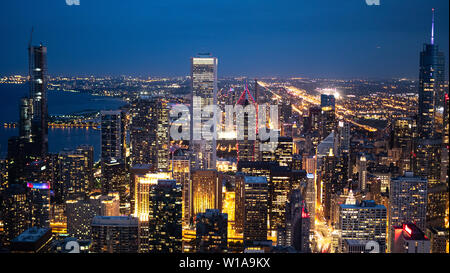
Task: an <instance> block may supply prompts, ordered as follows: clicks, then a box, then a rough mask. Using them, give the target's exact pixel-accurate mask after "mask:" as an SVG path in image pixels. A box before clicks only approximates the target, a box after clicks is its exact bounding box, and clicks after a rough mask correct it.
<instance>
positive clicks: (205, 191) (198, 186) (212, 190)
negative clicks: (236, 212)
mask: <svg viewBox="0 0 450 273" xmlns="http://www.w3.org/2000/svg"><path fill="white" fill-rule="evenodd" d="M191 183H192V184H191V190H192V193H191V194H192V204H191V208H190V209H191V213H190V215H191V216H194V215H197V214H198V213H203V212H205V211H206V210H207V209H218V210H219V211H221V210H222V174H221V173H219V172H217V171H216V170H194V171H192V173H191Z"/></svg>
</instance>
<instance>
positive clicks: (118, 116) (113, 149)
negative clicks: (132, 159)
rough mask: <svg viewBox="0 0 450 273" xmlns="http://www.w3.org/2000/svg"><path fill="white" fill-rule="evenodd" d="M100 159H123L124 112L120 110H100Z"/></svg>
mask: <svg viewBox="0 0 450 273" xmlns="http://www.w3.org/2000/svg"><path fill="white" fill-rule="evenodd" d="M100 115H101V128H102V131H101V147H102V152H101V160H102V162H106V161H107V160H111V159H115V160H117V161H125V122H126V121H125V114H124V112H122V111H121V110H115V111H102V112H101V113H100Z"/></svg>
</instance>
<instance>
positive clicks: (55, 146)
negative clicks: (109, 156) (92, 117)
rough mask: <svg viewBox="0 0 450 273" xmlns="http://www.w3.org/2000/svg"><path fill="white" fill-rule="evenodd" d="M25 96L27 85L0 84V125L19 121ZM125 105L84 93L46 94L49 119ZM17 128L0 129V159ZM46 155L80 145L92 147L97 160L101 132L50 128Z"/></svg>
mask: <svg viewBox="0 0 450 273" xmlns="http://www.w3.org/2000/svg"><path fill="white" fill-rule="evenodd" d="M27 94H28V85H26V84H23V85H15V84H0V122H1V124H3V123H4V122H15V121H18V119H19V101H20V98H21V97H23V96H26V95H27ZM123 104H124V102H123V101H122V100H120V99H117V98H110V97H100V96H92V95H90V94H86V93H72V92H63V91H48V112H49V114H50V115H63V114H73V113H80V112H89V111H99V110H114V109H118V108H119V107H120V106H122V105H123ZM18 134H19V130H18V129H17V128H4V127H3V126H1V127H0V158H5V157H6V153H7V148H8V138H10V137H11V136H17V135H18ZM48 134H49V140H48V142H49V143H48V145H49V152H50V153H58V152H59V151H61V150H63V149H64V148H70V149H72V148H76V147H77V146H79V145H82V144H88V145H92V146H94V157H95V160H98V159H99V157H100V131H99V130H96V129H92V128H90V129H84V128H49V131H48Z"/></svg>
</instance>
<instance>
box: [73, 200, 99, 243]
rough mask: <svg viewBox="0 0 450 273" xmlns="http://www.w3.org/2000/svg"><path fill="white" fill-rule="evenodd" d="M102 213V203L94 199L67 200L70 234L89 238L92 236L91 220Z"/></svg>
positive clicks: (80, 237)
mask: <svg viewBox="0 0 450 273" xmlns="http://www.w3.org/2000/svg"><path fill="white" fill-rule="evenodd" d="M97 215H101V206H100V204H98V203H96V202H93V200H91V199H88V200H67V201H66V216H67V233H68V234H69V236H71V237H74V238H77V239H80V240H89V239H90V238H91V221H92V219H93V218H94V217H95V216H97Z"/></svg>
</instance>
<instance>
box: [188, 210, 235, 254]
mask: <svg viewBox="0 0 450 273" xmlns="http://www.w3.org/2000/svg"><path fill="white" fill-rule="evenodd" d="M227 225H228V215H227V214H225V213H220V210H217V209H207V210H206V211H205V212H202V213H198V214H197V216H196V228H195V234H196V250H197V252H202V253H211V252H216V253H217V252H219V253H221V252H226V251H227V239H228V230H227Z"/></svg>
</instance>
